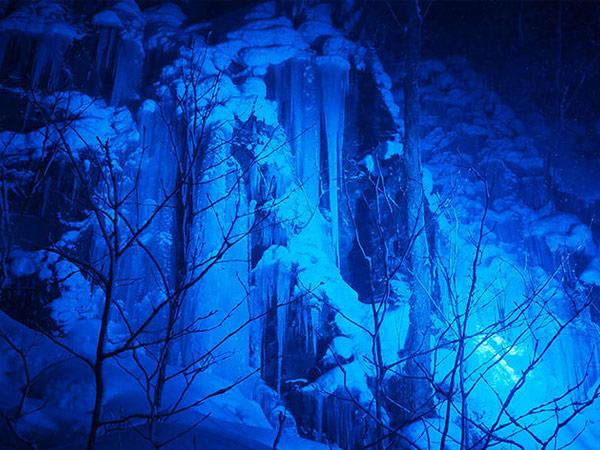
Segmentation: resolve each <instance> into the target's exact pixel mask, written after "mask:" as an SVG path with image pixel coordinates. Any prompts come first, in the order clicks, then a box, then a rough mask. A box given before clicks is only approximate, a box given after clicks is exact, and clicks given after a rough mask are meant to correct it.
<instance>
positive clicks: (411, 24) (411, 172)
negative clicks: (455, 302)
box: [404, 0, 431, 415]
mask: <svg viewBox="0 0 600 450" xmlns="http://www.w3.org/2000/svg"><path fill="white" fill-rule="evenodd" d="M406 5H407V13H408V27H407V33H408V49H407V54H406V79H405V86H404V126H405V136H404V171H405V183H406V191H405V192H406V207H407V219H408V220H407V225H408V233H409V238H410V239H411V241H412V249H411V252H410V258H409V263H410V266H411V269H412V273H413V296H412V299H411V308H410V325H409V332H408V337H407V342H406V349H405V350H406V352H407V355H408V356H409V357H410V355H415V356H413V357H411V358H410V359H409V360H408V361H407V364H406V372H407V376H408V377H409V381H408V383H407V388H408V391H409V392H407V394H408V401H409V406H410V407H411V409H412V410H413V413H414V414H415V415H420V414H423V412H424V411H426V409H427V404H428V401H427V400H428V398H429V396H430V383H429V381H428V380H427V379H426V377H428V376H429V373H430V372H431V356H430V355H429V354H428V353H426V354H423V352H427V351H428V350H429V347H430V343H429V341H430V329H429V326H430V323H431V319H430V316H431V303H430V296H429V291H430V285H431V270H430V261H429V248H428V243H427V237H426V234H425V195H424V192H423V181H422V169H421V152H420V145H419V119H420V105H419V80H418V69H419V59H420V52H421V17H420V12H419V5H418V0H411V1H409V2H407V4H406Z"/></svg>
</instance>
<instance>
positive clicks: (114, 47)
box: [92, 2, 145, 106]
mask: <svg viewBox="0 0 600 450" xmlns="http://www.w3.org/2000/svg"><path fill="white" fill-rule="evenodd" d="M92 23H93V24H94V25H95V26H96V27H98V30H99V31H98V44H97V49H96V63H97V68H96V70H97V71H98V73H99V74H102V73H105V72H106V71H107V69H108V73H109V74H110V76H111V79H110V81H111V82H112V92H111V95H110V103H111V105H113V106H116V105H119V104H120V103H121V102H122V101H127V100H130V99H132V98H134V97H135V91H136V89H137V87H138V85H139V83H140V82H141V79H142V68H143V65H144V56H145V55H144V46H143V43H142V42H143V33H144V20H143V17H142V13H141V11H140V9H139V7H138V6H137V5H136V3H135V2H122V3H119V4H117V5H115V7H114V9H113V10H106V11H102V12H100V13H98V14H96V15H95V16H94V18H93V20H92Z"/></svg>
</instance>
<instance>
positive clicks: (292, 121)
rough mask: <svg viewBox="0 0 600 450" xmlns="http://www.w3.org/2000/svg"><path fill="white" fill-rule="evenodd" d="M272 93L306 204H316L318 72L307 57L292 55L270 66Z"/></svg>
mask: <svg viewBox="0 0 600 450" xmlns="http://www.w3.org/2000/svg"><path fill="white" fill-rule="evenodd" d="M273 73H274V83H273V84H274V91H275V92H274V97H275V100H276V102H277V105H278V108H279V117H280V121H281V123H282V124H283V126H284V128H285V130H286V131H287V134H288V139H289V142H290V146H291V148H292V154H293V155H294V156H295V158H294V162H295V168H296V173H297V176H298V179H299V182H300V184H301V185H302V187H303V191H304V193H305V194H306V196H307V198H308V201H309V204H310V205H311V207H312V208H313V209H314V208H316V207H318V205H319V171H320V168H319V167H320V165H319V158H320V156H319V149H320V145H321V127H320V124H321V105H320V103H321V92H320V89H319V86H318V83H317V79H316V77H317V73H316V72H315V67H314V65H313V64H312V63H311V60H310V59H309V58H307V57H299V58H294V59H291V60H289V61H287V62H285V63H283V64H281V65H279V66H276V67H275V68H274V69H273Z"/></svg>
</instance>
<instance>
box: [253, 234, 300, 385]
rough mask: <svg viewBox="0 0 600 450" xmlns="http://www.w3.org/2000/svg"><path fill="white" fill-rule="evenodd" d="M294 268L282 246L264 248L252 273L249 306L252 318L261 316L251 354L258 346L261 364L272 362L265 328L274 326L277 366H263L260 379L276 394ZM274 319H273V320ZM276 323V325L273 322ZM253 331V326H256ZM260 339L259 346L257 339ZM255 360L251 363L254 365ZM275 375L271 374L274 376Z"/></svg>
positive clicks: (255, 351) (269, 342)
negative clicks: (251, 308)
mask: <svg viewBox="0 0 600 450" xmlns="http://www.w3.org/2000/svg"><path fill="white" fill-rule="evenodd" d="M294 272H295V271H294V266H293V263H292V259H291V255H290V252H289V250H288V249H287V248H286V247H283V246H272V247H270V248H269V249H267V250H266V251H265V253H264V255H263V257H262V258H261V260H260V262H259V263H258V265H257V266H256V267H255V268H254V270H253V274H252V275H253V278H254V281H255V285H254V288H253V291H252V301H251V305H253V306H254V308H255V309H256V310H255V311H254V312H252V317H257V316H259V315H261V314H264V317H263V319H262V320H261V321H260V322H261V326H260V328H261V329H262V333H260V332H259V333H257V332H256V331H255V332H254V333H253V334H254V336H255V337H256V339H255V341H254V345H255V347H254V348H253V353H255V354H258V346H259V345H260V347H262V350H261V354H262V357H261V360H262V361H263V363H266V362H268V361H272V356H273V355H270V353H272V349H271V348H270V345H269V344H271V340H270V339H268V331H269V330H268V327H270V326H271V327H273V326H274V327H276V339H277V342H276V343H275V344H276V345H277V366H276V368H275V370H273V368H272V367H269V366H270V365H269V364H264V366H263V378H264V379H265V381H266V382H267V384H271V385H273V387H274V389H275V390H277V391H279V390H280V387H281V375H282V369H283V367H282V361H283V349H284V347H285V341H286V338H285V336H286V330H287V315H288V303H289V301H290V298H291V292H292V287H293V283H294V280H295V274H294ZM273 319H274V320H273ZM273 321H275V322H276V323H272V322H273ZM255 328H256V327H255ZM261 335H262V336H263V337H262V343H261V344H259V342H258V336H261ZM256 362H257V361H255V362H254V363H253V364H256ZM273 372H274V373H273Z"/></svg>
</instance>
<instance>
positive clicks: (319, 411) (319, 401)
mask: <svg viewBox="0 0 600 450" xmlns="http://www.w3.org/2000/svg"><path fill="white" fill-rule="evenodd" d="M314 398H315V400H316V402H317V413H316V414H315V415H316V419H317V436H316V441H317V442H321V438H322V436H323V395H322V394H321V393H320V392H315V394H314Z"/></svg>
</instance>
